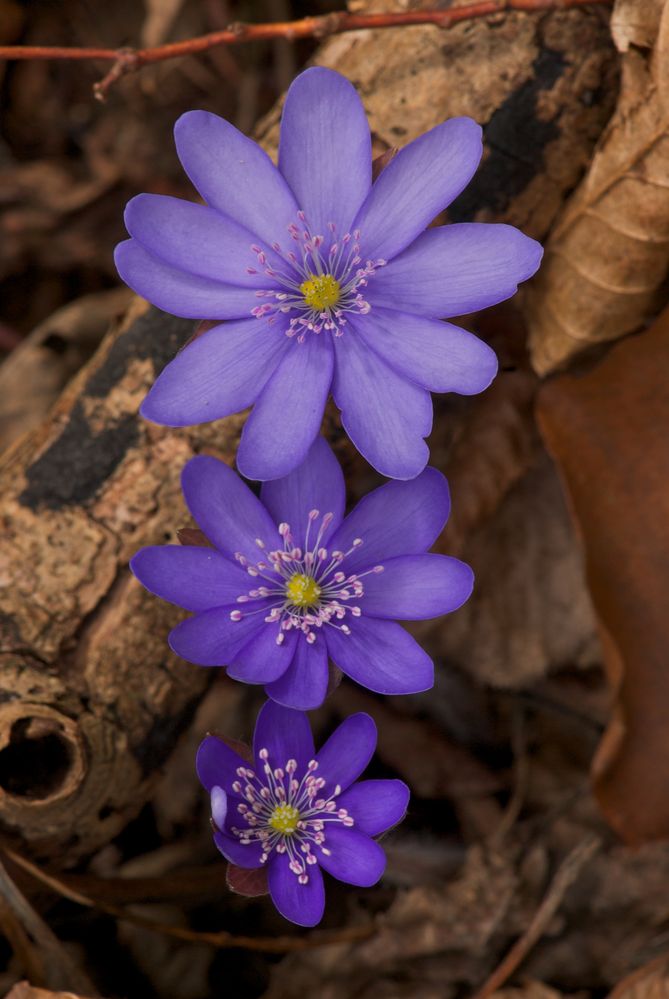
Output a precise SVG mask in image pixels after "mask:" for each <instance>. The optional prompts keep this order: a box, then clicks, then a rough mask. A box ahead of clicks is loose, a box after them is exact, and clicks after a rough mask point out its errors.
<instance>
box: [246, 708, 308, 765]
mask: <svg viewBox="0 0 669 999" xmlns="http://www.w3.org/2000/svg"><path fill="white" fill-rule="evenodd" d="M261 749H266V750H267V752H268V753H269V763H270V764H271V766H273V767H284V766H285V765H286V763H287V762H288V760H297V763H298V771H297V773H298V776H299V775H300V773H301V771H302V770H303V769H304V768H305V767H306V765H307V763H309V761H310V760H313V758H314V737H313V735H312V734H311V725H310V724H309V719H308V718H307V716H306V715H305V714H303V712H301V711H293V710H292V709H291V708H284V707H283V706H282V705H281V704H275V703H274V701H265V703H264V704H263V706H262V708H261V709H260V714H259V715H258V720H257V722H256V730H255V732H254V734H253V755H254V757H255V759H256V761H258V759H259V753H260V750H261ZM258 766H260V764H259V763H258Z"/></svg>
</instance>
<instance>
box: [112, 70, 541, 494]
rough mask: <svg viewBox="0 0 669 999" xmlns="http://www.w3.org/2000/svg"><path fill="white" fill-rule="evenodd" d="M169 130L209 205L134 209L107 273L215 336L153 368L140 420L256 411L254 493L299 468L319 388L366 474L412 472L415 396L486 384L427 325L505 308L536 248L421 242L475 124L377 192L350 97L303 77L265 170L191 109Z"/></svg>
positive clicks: (406, 162)
mask: <svg viewBox="0 0 669 999" xmlns="http://www.w3.org/2000/svg"><path fill="white" fill-rule="evenodd" d="M175 135H176V145H177V151H178V153H179V157H180V159H181V162H182V163H183V166H184V168H185V170H186V172H187V174H188V175H189V177H190V178H191V180H192V181H193V184H194V185H195V187H196V188H197V190H198V191H199V193H200V194H201V195H202V198H203V199H204V201H205V202H206V205H199V204H191V203H189V202H186V201H181V200H178V199H176V198H171V197H165V196H161V195H152V194H141V195H139V196H138V197H136V198H133V200H132V201H131V202H130V203H129V204H128V207H127V210H126V215H125V220H126V225H127V228H128V231H129V233H130V235H131V236H132V239H130V240H128V241H126V242H124V243H121V244H120V246H119V247H118V248H117V250H116V264H117V267H118V270H119V273H120V275H121V277H122V278H123V279H124V280H125V281H126V282H127V283H128V284H129V285H130V286H131V287H132V288H134V289H135V291H137V292H139V294H141V295H143V296H144V297H145V298H147V299H149V300H150V301H151V302H153V303H154V304H155V305H158V306H159V307H160V308H162V309H165V310H166V311H167V312H172V313H174V314H176V315H178V316H185V317H187V318H193V319H210V320H217V319H220V320H227V322H226V323H225V325H217V326H215V327H214V328H213V329H210V330H209V331H208V332H207V333H205V334H203V335H202V336H201V337H199V338H198V339H196V340H195V341H193V342H192V343H191V344H190V345H189V346H187V347H186V348H185V349H184V350H183V351H182V352H181V353H180V354H178V355H177V357H176V358H175V359H174V360H173V361H172V362H171V364H169V365H168V366H167V368H166V369H165V370H164V371H163V373H162V374H161V375H160V377H159V378H158V380H157V381H156V383H155V385H154V386H153V388H152V390H151V391H150V393H149V395H148V396H147V398H146V399H145V401H144V403H143V406H142V413H143V415H144V416H145V417H147V418H148V419H150V420H153V421H154V422H156V423H161V424H166V425H168V426H187V425H189V424H194V423H202V422H206V421H209V420H215V419H218V418H220V417H223V416H227V415H229V414H231V413H236V412H238V411H240V410H242V409H245V408H246V407H247V406H253V407H254V408H253V411H252V413H251V415H250V417H249V419H248V420H247V422H246V425H245V427H244V432H243V434H242V439H241V443H240V447H239V454H238V464H239V468H240V470H241V471H242V472H243V474H244V475H246V476H247V477H248V478H251V479H260V480H263V481H264V480H268V479H276V478H279V477H281V476H284V475H286V474H287V473H288V472H290V471H291V470H292V469H294V468H295V467H296V466H297V465H298V464H299V463H300V462H301V461H303V459H304V457H305V455H306V453H307V451H308V450H309V447H310V446H311V444H312V442H313V441H314V439H315V437H316V435H317V434H318V432H319V429H320V425H321V418H322V415H323V408H324V406H325V402H326V399H327V397H328V394H329V393H330V392H332V395H333V396H334V400H335V402H336V404H337V406H338V407H339V409H340V410H341V411H342V422H343V424H344V427H345V428H346V431H347V433H348V434H349V436H350V438H351V440H352V441H353V443H354V444H355V446H356V447H357V448H358V450H359V451H360V452H361V454H363V455H364V457H365V458H366V459H367V460H368V461H369V462H370V463H371V464H372V465H374V467H375V468H377V469H378V470H379V471H380V472H382V473H383V474H384V475H387V476H389V477H392V478H397V479H411V478H413V477H414V476H416V475H418V473H419V472H420V471H422V469H423V468H424V467H425V464H426V462H427V458H428V449H427V446H426V444H425V441H424V440H423V438H424V437H426V436H427V434H429V432H430V428H431V423H432V402H431V398H430V392H431V391H432V392H460V393H462V394H464V395H470V394H473V393H476V392H481V391H482V390H483V389H484V388H486V387H487V386H488V385H489V384H490V382H491V380H492V378H493V377H494V375H495V372H496V369H497V361H496V358H495V355H494V353H493V351H492V350H491V349H490V348H489V347H488V346H487V345H486V344H484V343H482V342H481V341H480V340H478V339H477V338H476V337H475V336H473V335H472V334H471V333H468V332H466V331H464V330H462V329H459V328H458V327H457V326H453V325H451V324H450V323H445V322H442V321H441V320H442V319H443V318H444V317H449V316H458V315H463V314H464V313H469V312H474V311H476V310H478V309H483V308H485V307H487V306H489V305H493V304H494V303H496V302H500V301H502V300H504V299H506V298H509V297H510V296H511V295H513V294H514V292H515V291H516V288H517V285H518V283H519V282H520V281H524V280H526V279H527V278H529V277H530V276H531V275H532V274H533V273H534V272H535V271H536V269H537V267H538V265H539V261H540V258H541V253H542V250H541V247H540V246H539V244H538V243H536V242H535V241H534V240H532V239H528V238H527V237H526V236H524V235H523V234H522V233H521V232H519V231H518V230H517V229H514V228H513V227H511V226H508V225H488V224H476V223H474V224H461V225H449V226H442V227H441V228H434V229H429V230H428V231H424V230H425V229H426V227H427V226H428V225H429V223H430V222H431V221H432V220H433V219H434V218H435V217H436V216H437V215H438V214H439V212H441V211H442V209H444V208H445V207H446V206H447V205H448V204H449V203H450V202H451V201H453V199H454V198H456V197H457V195H458V194H459V193H460V192H461V191H462V189H463V188H464V187H465V186H466V184H467V183H468V182H469V180H470V178H471V177H472V175H473V173H474V172H475V170H476V168H477V166H478V163H479V160H480V157H481V129H480V127H479V126H478V125H477V124H476V123H475V122H474V121H472V120H471V119H470V118H453V119H451V120H449V121H446V122H444V123H443V124H441V125H438V126H437V127H436V128H433V129H432V130H431V131H430V132H428V133H426V134H425V135H423V136H421V137H420V138H418V139H416V140H415V141H414V142H412V143H410V144H409V145H408V146H406V147H405V148H404V149H402V150H400V152H399V153H398V154H397V155H396V156H395V157H394V158H393V159H392V161H391V162H390V163H389V165H388V166H387V167H386V168H385V170H383V172H382V173H381V175H380V176H379V178H378V179H377V180H376V182H375V183H374V184H373V185H372V179H371V162H372V157H371V143H370V134H369V128H368V125H367V121H366V118H365V113H364V110H363V107H362V104H361V102H360V99H359V98H358V96H357V94H356V92H355V90H354V88H353V87H352V86H351V84H350V83H349V82H348V81H347V80H346V79H345V78H344V77H343V76H340V75H339V74H338V73H335V72H333V71H332V70H328V69H322V68H313V69H309V70H307V71H306V72H305V73H302V74H301V75H300V76H299V77H298V78H297V79H296V80H295V82H294V83H293V85H292V86H291V88H290V90H289V91H288V95H287V97H286V104H285V108H284V112H283V119H282V123H281V142H280V149H279V166H278V169H277V168H276V167H275V166H274V165H273V164H272V162H271V161H270V159H269V158H268V156H267V155H266V154H265V153H264V152H263V150H262V149H260V147H259V146H257V145H256V144H255V143H253V142H252V141H251V140H250V139H248V138H246V137H245V136H244V135H242V134H241V133H240V132H238V131H237V130H236V129H235V128H234V127H233V126H232V125H230V124H229V123H228V122H226V121H224V120H223V119H221V118H218V117H217V116H216V115H213V114H210V113H208V112H206V111H191V112H188V113H187V114H185V115H183V116H182V117H181V118H180V119H179V120H178V122H177V124H176V128H175Z"/></svg>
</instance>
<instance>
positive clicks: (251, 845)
mask: <svg viewBox="0 0 669 999" xmlns="http://www.w3.org/2000/svg"><path fill="white" fill-rule="evenodd" d="M175 135H176V144H177V151H178V154H179V157H180V159H181V162H182V164H183V166H184V168H185V170H186V172H187V174H188V176H189V177H190V179H191V180H192V182H193V184H194V186H195V188H196V189H197V191H198V192H199V194H200V196H201V197H202V199H203V201H204V202H205V203H204V204H195V203H191V202H186V201H182V200H179V199H177V198H170V197H165V196H160V195H152V194H144V195H139V196H138V197H136V198H134V199H133V200H132V201H131V202H130V203H129V205H128V207H127V210H126V225H127V228H128V231H129V233H130V236H131V238H130V239H129V240H127V241H126V242H124V243H122V244H121V245H120V246H119V247H118V248H117V251H116V263H117V267H118V270H119V272H120V274H121V276H122V277H123V278H124V280H125V281H126V282H127V283H128V284H129V285H130V286H131V287H132V288H134V289H135V290H136V291H138V292H139V293H140V294H141V295H143V296H145V297H146V298H148V299H149V300H150V301H151V302H153V303H154V304H155V305H157V306H159V307H160V308H162V309H165V310H166V311H168V312H171V313H173V314H175V315H178V316H184V317H187V318H192V319H206V320H210V321H212V320H213V321H215V325H214V326H213V327H212V328H211V329H209V330H208V331H207V332H205V333H203V334H202V335H200V336H198V337H197V338H196V339H194V340H193V341H192V342H190V343H189V344H188V345H187V346H186V347H185V348H184V349H183V350H182V351H181V352H180V353H179V354H178V355H177V356H176V357H175V358H174V360H172V362H171V363H170V364H168V365H167V367H166V368H165V370H164V371H163V372H162V373H161V374H160V375H159V376H158V378H157V380H156V381H155V384H154V385H153V388H152V389H151V391H150V392H149V394H148V396H147V397H146V399H145V400H144V403H143V404H142V407H141V412H142V414H143V415H144V416H145V417H146V418H147V419H150V420H152V421H154V422H156V423H159V424H164V425H167V426H173V427H181V426H188V425H191V424H196V423H201V422H205V421H211V420H217V419H219V418H221V417H224V416H227V415H229V414H232V413H236V412H239V411H241V410H243V409H246V408H247V407H253V408H252V410H251V413H250V416H249V417H248V418H247V420H246V422H245V425H244V429H243V432H242V436H241V441H240V445H239V449H238V454H237V466H238V468H239V471H240V472H241V473H242V475H244V476H245V477H247V478H249V479H255V480H259V481H260V482H261V483H262V485H261V488H260V492H259V495H257V494H256V493H255V492H254V491H253V490H252V489H251V488H249V486H248V485H246V483H245V482H244V481H243V480H242V479H241V478H240V476H239V475H237V474H236V473H235V472H234V471H233V470H232V469H230V468H229V467H228V466H227V465H225V464H224V463H223V462H221V461H219V460H218V459H217V458H215V457H210V456H206V455H201V456H198V457H195V458H193V459H192V460H191V461H190V462H188V464H187V465H186V466H185V468H184V469H183V474H182V486H183V492H184V497H185V500H186V504H187V506H188V508H189V510H190V512H191V514H192V516H193V517H194V519H195V521H196V523H197V524H198V526H199V528H200V529H201V532H202V534H203V539H204V543H203V544H202V545H183V546H178V545H163V546H154V547H148V548H143V549H142V550H141V551H139V552H138V553H137V554H136V555H135V556H134V558H133V559H132V562H131V567H132V571H133V572H134V574H135V576H136V577H137V578H138V580H139V581H140V582H141V583H142V584H143V585H144V586H145V587H146V588H147V589H148V590H149V591H150V592H151V593H154V594H156V595H157V596H159V597H161V598H163V599H165V600H168V601H170V602H172V603H174V604H176V605H177V606H179V607H181V608H184V609H185V610H187V611H189V612H191V614H192V616H191V617H189V618H187V619H185V620H182V621H181V623H180V624H177V626H176V627H175V628H174V629H173V630H172V631H171V633H170V635H169V643H170V645H171V647H172V649H173V650H174V651H175V652H176V653H178V654H179V655H180V656H182V657H183V658H184V659H187V660H189V661H190V662H193V663H197V664H199V665H202V666H220V667H225V668H226V669H227V674H228V676H230V677H232V678H233V679H235V680H239V681H241V682H244V683H248V684H256V685H262V686H264V689H265V692H266V694H267V696H268V698H269V700H268V701H267V702H266V703H265V705H264V707H263V708H262V710H261V712H260V714H259V716H258V720H257V725H256V732H255V737H254V760H253V762H251V761H250V760H247V759H243V758H242V757H241V756H240V755H239V754H238V753H237V752H235V751H234V750H233V749H232V748H230V746H228V745H227V743H226V742H225V741H224V740H223V739H221V738H218V737H215V736H209V737H207V738H206V739H205V740H204V742H203V743H202V745H201V747H200V751H199V753H198V759H197V769H198V774H199V776H200V779H201V781H202V783H203V784H204V786H205V787H206V788H207V790H208V791H209V793H210V797H211V812H212V818H213V822H214V827H215V832H214V840H215V842H216V845H217V847H218V848H219V850H220V851H221V853H222V854H223V856H224V857H225V858H226V859H227V860H228V861H229V862H230V863H231V864H232V865H235V866H237V867H242V868H250V869H253V868H258V869H266V871H267V885H268V889H269V892H270V895H271V897H272V900H273V902H274V904H275V905H276V907H277V909H278V910H279V912H281V913H282V915H284V916H285V917H286V918H287V919H289V920H291V921H293V922H295V923H297V924H299V925H301V926H313V925H316V924H317V923H318V922H319V920H320V919H321V916H322V914H323V909H324V899H325V894H324V885H323V876H322V873H321V870H323V871H325V872H326V873H327V874H328V875H330V876H333V877H335V878H337V879H339V880H340V881H345V882H347V883H349V884H353V885H358V886H368V885H372V884H375V883H376V882H377V881H378V880H379V878H380V877H381V876H382V874H383V870H384V866H385V856H384V853H383V850H382V848H381V846H380V845H379V844H378V843H377V841H376V837H377V836H379V835H380V834H382V833H384V832H385V831H386V830H388V829H389V828H390V827H392V826H393V825H395V824H396V823H397V822H399V821H400V819H401V818H402V817H403V815H404V813H405V811H406V808H407V803H408V797H409V791H408V788H407V787H406V786H405V785H404V784H403V783H402V782H401V781H397V780H372V781H362V782H359V783H356V781H357V778H358V777H359V776H360V774H361V773H362V771H363V770H364V768H365V767H366V765H367V763H368V762H369V760H370V758H371V756H372V753H373V751H374V748H375V745H376V729H375V726H374V723H373V722H372V720H371V718H369V716H368V715H365V714H358V715H353V716H351V717H350V718H348V719H346V720H345V721H344V722H343V723H342V724H341V725H340V726H339V728H338V729H337V730H336V731H335V732H334V733H333V734H332V735H331V736H330V738H329V740H328V741H327V742H326V743H325V745H324V746H323V747H322V749H321V750H320V751H319V752H315V750H314V744H313V738H312V735H311V728H310V725H309V722H308V719H307V717H306V715H305V714H303V713H302V712H304V711H306V710H310V709H312V708H316V707H318V706H319V705H321V704H322V703H323V701H324V699H325V697H326V695H327V693H328V691H329V690H330V689H331V688H332V686H333V684H334V683H336V680H337V677H338V676H339V675H340V673H343V674H345V675H346V676H347V677H348V678H350V679H352V680H354V681H355V682H357V683H359V684H361V685H362V686H364V687H367V688H369V689H370V690H372V691H375V692H376V693H380V694H407V693H417V692H420V691H425V690H428V689H429V688H430V687H431V686H432V684H433V674H434V667H433V663H432V661H431V659H430V657H429V656H428V655H427V653H426V652H425V651H424V650H423V649H422V648H421V646H420V645H419V644H418V643H417V642H416V641H415V639H414V638H413V637H412V636H411V635H410V634H409V633H408V632H407V631H406V630H405V629H404V628H403V627H402V626H401V625H400V624H398V623H397V622H398V620H405V621H406V620H422V619H426V618H433V617H437V616H440V615H443V614H446V613H449V612H451V611H454V610H456V609H457V608H458V607H460V606H461V604H463V603H464V601H465V600H467V598H468V597H469V594H470V593H471V589H472V584H473V575H472V572H471V569H470V568H469V567H468V566H467V565H465V564H464V563H463V562H461V561H459V560H458V559H455V558H450V557H448V556H445V555H439V554H431V553H430V552H429V549H430V548H431V546H432V545H433V544H434V542H435V540H436V539H437V537H438V536H439V534H440V532H441V530H442V528H443V526H444V524H445V522H446V519H447V517H448V514H449V508H450V499H449V492H448V486H447V483H446V480H445V479H444V477H443V476H442V475H441V473H440V472H438V471H437V470H436V469H434V468H426V464H427V460H428V448H427V445H426V443H425V440H424V438H425V437H426V436H427V435H428V434H429V433H430V430H431V425H432V403H431V397H430V392H458V393H460V394H464V395H469V394H474V393H477V392H480V391H482V390H483V389H485V388H486V387H487V386H488V385H489V383H490V381H491V380H492V378H493V377H494V375H495V373H496V370H497V361H496V358H495V355H494V353H493V351H492V350H491V349H490V348H489V347H488V346H487V344H485V343H483V342H482V341H481V340H479V339H478V338H477V337H476V336H474V335H473V334H472V333H469V332H467V331H466V330H464V329H461V328H460V327H458V326H457V325H453V324H452V323H450V322H446V321H444V320H446V319H448V318H451V317H456V316H458V315H463V314H464V313H470V312H475V311H478V310H479V309H482V308H485V307H487V306H489V305H493V304H494V303H496V302H500V301H502V300H504V299H506V298H508V297H510V296H511V295H513V294H514V292H515V291H516V288H517V286H518V284H519V283H520V282H521V281H524V280H525V279H527V278H528V277H530V276H531V275H532V274H533V273H534V272H535V271H536V269H537V267H538V265H539V261H540V259H541V253H542V251H541V247H540V246H539V244H538V243H536V242H535V241H534V240H532V239H529V238H527V237H526V236H524V235H523V234H522V233H521V232H519V231H518V230H516V229H514V228H513V227H511V226H508V225H501V224H490V225H488V224H479V223H474V224H464V225H446V226H440V227H437V228H428V226H429V225H430V223H431V222H433V220H434V219H435V218H436V216H437V215H439V213H440V212H441V211H442V210H443V209H445V208H446V207H447V206H448V205H449V204H450V202H451V201H453V199H454V198H456V197H457V196H458V194H459V193H460V192H461V191H462V190H463V188H464V187H465V185H466V184H467V183H468V181H469V180H470V178H471V177H472V175H473V173H474V171H475V170H476V167H477V165H478V163H479V160H480V157H481V151H482V146H481V129H480V128H479V126H478V125H477V124H476V123H475V122H473V121H472V120H471V119H469V118H454V119H451V120H450V121H446V122H444V123H443V124H441V125H438V126H437V127H436V128H434V129H432V130H431V131H430V132H428V133H427V134H426V135H423V136H421V137H420V138H418V139H416V140H415V141H414V142H411V143H410V144H409V145H408V146H406V147H405V148H404V149H401V150H400V151H399V152H398V153H397V154H396V155H395V156H394V157H393V158H392V159H391V160H390V162H389V163H388V165H386V167H385V169H383V171H382V172H381V174H380V175H379V177H378V178H377V179H376V180H375V181H374V183H372V159H371V141H370V133H369V128H368V126H367V121H366V118H365V114H364V110H363V107H362V104H361V102H360V99H359V97H358V96H357V94H356V92H355V90H354V88H353V87H352V86H351V84H350V83H349V82H348V81H347V80H346V79H345V78H344V77H342V76H340V75H339V74H338V73H335V72H333V71H331V70H327V69H322V68H314V69H309V70H307V71H306V72H304V73H302V74H301V75H300V76H299V77H298V78H297V79H296V80H295V82H294V83H293V85H292V86H291V88H290V90H289V91H288V95H287V97H286V103H285V107H284V111H283V117H282V122H281V137H280V148H279V161H278V167H276V166H274V164H273V163H272V162H271V160H270V159H269V157H268V156H267V155H266V154H265V152H264V151H263V150H262V149H260V147H259V146H257V145H256V144H255V143H253V142H252V141H251V140H250V139H248V138H247V137H246V136H244V135H242V134H241V133H240V132H238V131H237V130H236V129H235V128H234V127H233V126H232V125H230V124H229V123H228V122H226V121H224V120H222V119H221V118H218V117H217V116H216V115H213V114H210V113H208V112H204V111H192V112H189V113H187V114H185V115H183V116H182V117H181V118H180V119H179V121H178V122H177V124H176V128H175ZM342 136H345V141H343V140H342ZM330 394H331V395H332V397H333V399H334V402H335V403H336V405H337V407H338V408H339V409H340V411H341V421H342V424H343V426H344V428H345V430H346V431H347V433H348V435H349V437H350V439H351V441H352V442H353V444H354V445H355V446H356V447H357V448H358V450H359V451H360V452H361V454H362V455H363V456H364V457H365V458H366V459H367V461H369V462H370V463H371V464H372V465H373V466H374V467H375V468H376V469H377V470H378V471H380V472H381V473H382V474H384V475H386V476H388V477H389V478H391V479H394V480H396V481H391V482H387V483H386V484H384V485H382V486H380V487H379V488H377V489H375V490H374V491H373V492H371V493H369V494H368V495H367V496H365V497H364V498H363V499H362V500H361V501H360V502H359V503H358V504H357V505H356V506H355V507H354V508H353V509H352V510H351V511H350V512H349V513H348V514H347V515H345V507H346V494H345V484H344V476H343V474H342V471H341V468H340V466H339V463H338V462H337V460H336V458H335V456H334V454H333V452H332V450H331V448H330V447H329V445H328V444H327V443H326V441H325V440H324V439H323V438H322V437H321V436H320V428H321V422H322V417H323V410H324V407H325V403H326V401H327V399H328V397H329V395H330Z"/></svg>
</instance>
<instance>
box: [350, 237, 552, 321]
mask: <svg viewBox="0 0 669 999" xmlns="http://www.w3.org/2000/svg"><path fill="white" fill-rule="evenodd" d="M542 254H543V249H542V247H541V245H540V244H539V243H537V242H536V241H535V240H533V239H530V238H529V237H528V236H524V235H523V233H522V232H519V230H518V229H514V228H513V226H510V225H502V224H492V225H488V224H484V223H480V222H464V223H462V224H458V225H446V226H441V227H440V228H437V229H428V231H427V232H425V233H423V235H422V236H419V237H418V239H417V240H416V241H415V242H414V243H412V244H411V246H410V247H409V248H408V249H407V250H405V251H404V252H403V253H401V254H400V256H399V257H396V258H395V259H394V260H392V261H391V262H390V263H389V264H388V266H387V267H383V268H382V269H381V270H380V271H378V272H377V273H376V274H375V275H374V277H373V279H372V280H370V282H369V288H368V289H366V292H367V293H366V295H365V298H366V299H367V301H368V302H369V303H370V304H371V305H372V306H377V305H378V306H382V307H385V308H387V309H397V310H399V311H400V312H415V313H416V315H418V316H432V317H434V318H443V317H448V316H462V315H464V314H465V313H466V312H476V311H478V310H479V309H485V308H487V307H488V306H489V305H495V304H496V303H497V302H503V301H504V299H506V298H511V296H512V295H514V294H515V293H516V290H517V288H518V285H519V284H520V282H521V281H526V280H527V278H529V277H532V275H533V274H534V272H535V271H536V270H537V268H538V266H539V263H540V262H541V257H542Z"/></svg>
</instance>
